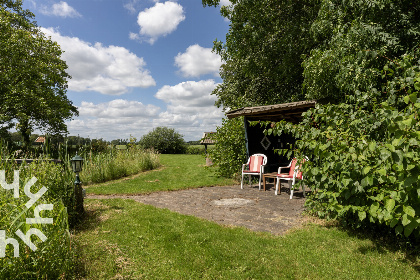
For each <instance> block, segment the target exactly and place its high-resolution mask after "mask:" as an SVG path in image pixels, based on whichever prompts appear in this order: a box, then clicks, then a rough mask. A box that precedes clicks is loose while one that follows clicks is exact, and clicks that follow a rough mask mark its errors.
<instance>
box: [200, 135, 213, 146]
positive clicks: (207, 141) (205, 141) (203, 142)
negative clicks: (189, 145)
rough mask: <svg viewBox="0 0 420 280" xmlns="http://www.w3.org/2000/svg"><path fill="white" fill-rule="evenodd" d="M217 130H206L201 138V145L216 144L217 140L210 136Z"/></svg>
mask: <svg viewBox="0 0 420 280" xmlns="http://www.w3.org/2000/svg"><path fill="white" fill-rule="evenodd" d="M215 133H216V132H204V134H203V137H202V138H201V141H200V144H201V145H211V144H215V141H214V140H213V139H211V138H209V136H210V135H211V134H215Z"/></svg>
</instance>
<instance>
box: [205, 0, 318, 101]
mask: <svg viewBox="0 0 420 280" xmlns="http://www.w3.org/2000/svg"><path fill="white" fill-rule="evenodd" d="M231 2H232V4H233V5H231V6H224V7H222V8H221V13H222V15H223V16H224V17H226V18H227V19H229V20H230V22H231V24H230V29H229V32H228V34H227V35H226V42H224V43H223V42H221V41H218V40H216V41H215V42H214V50H215V51H216V52H217V53H218V54H220V55H221V57H222V60H223V61H224V64H223V65H222V66H221V69H220V75H221V77H222V78H223V83H222V84H220V85H219V86H218V87H217V88H216V89H215V90H214V92H213V94H216V95H217V97H218V101H217V105H218V106H223V107H224V108H231V109H234V108H238V107H244V106H256V105H267V104H273V103H282V102H288V101H296V100H301V99H303V95H302V90H301V85H302V83H303V76H302V72H303V68H302V66H301V64H302V62H303V57H304V55H307V54H309V52H310V50H311V49H312V48H313V40H312V39H311V36H310V33H309V32H308V30H309V28H310V26H311V23H312V22H313V21H314V19H315V17H316V16H317V12H318V3H319V2H320V1H319V0H309V1H296V0H263V1H252V0H244V1H238V0H233V1H231ZM202 3H203V5H204V6H217V5H219V3H220V1H217V0H216V1H214V0H203V1H202Z"/></svg>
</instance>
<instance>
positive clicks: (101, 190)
mask: <svg viewBox="0 0 420 280" xmlns="http://www.w3.org/2000/svg"><path fill="white" fill-rule="evenodd" d="M160 162H161V164H162V165H163V166H162V167H161V168H159V169H157V170H152V171H148V172H144V173H142V174H140V175H139V176H136V177H134V178H132V179H130V180H119V181H115V182H112V183H103V184H98V185H92V186H88V187H86V188H87V189H86V192H87V193H92V194H142V193H150V192H154V191H168V190H180V189H188V188H196V187H205V186H219V185H232V184H235V182H234V181H233V180H230V179H226V178H220V177H217V176H216V175H215V173H214V170H213V169H211V168H208V167H206V166H205V163H206V160H205V158H204V157H203V156H202V155H160ZM82 180H83V178H82Z"/></svg>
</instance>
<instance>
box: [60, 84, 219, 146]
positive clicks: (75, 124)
mask: <svg viewBox="0 0 420 280" xmlns="http://www.w3.org/2000/svg"><path fill="white" fill-rule="evenodd" d="M216 86H217V84H216V83H215V82H214V81H213V80H202V81H199V82H195V81H188V82H183V83H180V84H177V85H174V86H168V85H166V86H163V87H162V88H160V89H159V90H158V91H157V93H156V95H155V97H156V98H158V99H160V100H163V101H164V102H165V103H166V104H167V106H166V107H167V108H166V110H162V109H161V108H159V107H157V106H155V105H146V104H143V103H141V102H138V101H128V100H123V99H116V100H112V101H110V102H104V103H99V104H94V103H92V102H82V103H81V106H80V107H79V108H78V109H79V113H80V116H79V117H78V118H77V119H76V120H72V121H70V122H68V123H67V125H68V130H69V132H70V135H77V134H80V136H83V137H87V136H90V137H91V138H104V139H106V140H113V139H128V138H129V137H130V134H131V135H133V136H134V137H136V138H137V139H140V138H141V137H142V136H143V135H145V134H146V133H148V132H149V131H151V130H152V129H153V128H156V127H158V126H166V127H171V128H174V129H175V130H176V131H177V132H179V133H181V134H182V135H183V136H184V139H185V140H186V141H189V140H198V139H200V138H201V136H202V135H203V132H205V131H215V129H216V126H220V125H221V122H222V118H223V116H224V114H223V112H222V110H221V109H220V108H217V107H215V106H214V102H215V100H216V97H215V96H214V95H211V92H212V91H213V90H214V88H215V87H216Z"/></svg>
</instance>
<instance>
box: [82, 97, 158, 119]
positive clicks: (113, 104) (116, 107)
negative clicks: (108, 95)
mask: <svg viewBox="0 0 420 280" xmlns="http://www.w3.org/2000/svg"><path fill="white" fill-rule="evenodd" d="M78 109H79V114H80V116H81V117H85V116H90V117H97V118H111V119H130V120H129V121H133V119H132V118H136V119H138V118H148V117H154V116H157V113H158V112H159V111H160V108H159V107H157V106H154V105H150V104H149V105H144V104H143V103H141V102H138V101H128V100H123V99H115V100H112V101H110V102H107V103H100V104H93V103H92V102H85V101H82V104H81V106H80V107H79V108H78Z"/></svg>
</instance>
